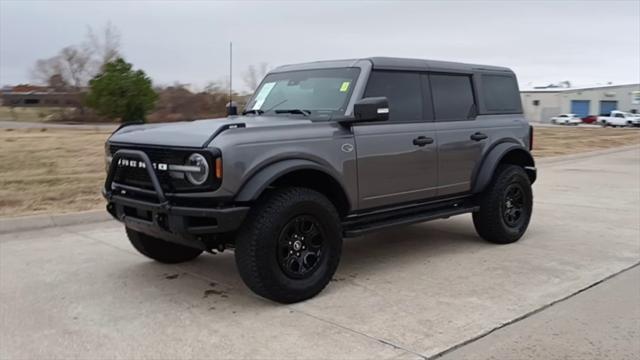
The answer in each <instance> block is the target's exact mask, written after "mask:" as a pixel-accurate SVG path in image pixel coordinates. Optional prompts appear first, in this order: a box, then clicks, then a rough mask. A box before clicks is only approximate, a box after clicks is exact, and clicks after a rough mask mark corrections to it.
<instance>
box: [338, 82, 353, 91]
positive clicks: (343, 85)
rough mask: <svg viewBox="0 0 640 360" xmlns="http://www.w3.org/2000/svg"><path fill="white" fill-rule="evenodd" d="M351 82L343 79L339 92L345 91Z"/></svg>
mask: <svg viewBox="0 0 640 360" xmlns="http://www.w3.org/2000/svg"><path fill="white" fill-rule="evenodd" d="M350 84H351V81H345V82H343V83H342V86H340V92H347V91H349V85H350Z"/></svg>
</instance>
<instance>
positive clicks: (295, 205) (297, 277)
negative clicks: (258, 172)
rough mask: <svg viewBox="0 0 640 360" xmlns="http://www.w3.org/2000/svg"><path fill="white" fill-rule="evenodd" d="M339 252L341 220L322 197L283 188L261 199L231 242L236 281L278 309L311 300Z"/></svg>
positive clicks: (330, 272)
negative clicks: (233, 244) (233, 248)
mask: <svg viewBox="0 0 640 360" xmlns="http://www.w3.org/2000/svg"><path fill="white" fill-rule="evenodd" d="M341 248H342V230H341V225H340V217H339V216H338V213H337V211H336V209H335V207H334V206H333V204H332V203H331V202H330V201H329V200H328V199H327V198H326V197H325V196H324V195H322V194H320V193H318V192H316V191H314V190H310V189H305V188H283V189H276V190H274V191H273V192H271V193H269V194H267V195H266V196H264V198H261V199H260V200H259V202H258V204H256V205H255V206H254V207H253V208H252V210H251V212H250V213H249V215H248V217H247V219H246V220H245V223H244V224H243V226H242V229H241V230H240V232H239V233H238V237H237V238H236V249H235V256H236V264H237V266H238V271H239V272H240V276H241V277H242V279H243V280H244V282H245V283H246V284H247V286H248V287H249V288H250V289H251V290H253V291H254V292H255V293H256V294H258V295H260V296H263V297H265V298H267V299H270V300H274V301H277V302H281V303H293V302H298V301H302V300H305V299H308V298H310V297H313V296H314V295H316V294H317V293H319V292H320V291H322V289H323V288H324V287H325V286H326V285H327V284H328V283H329V281H330V280H331V277H332V276H333V274H334V273H335V271H336V268H337V267H338V262H339V260H340V253H341Z"/></svg>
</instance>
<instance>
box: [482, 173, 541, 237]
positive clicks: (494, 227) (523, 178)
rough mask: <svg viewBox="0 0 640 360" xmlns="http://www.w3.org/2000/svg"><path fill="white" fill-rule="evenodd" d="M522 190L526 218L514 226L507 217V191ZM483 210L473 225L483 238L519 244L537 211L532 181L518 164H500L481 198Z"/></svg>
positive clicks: (524, 216)
mask: <svg viewBox="0 0 640 360" xmlns="http://www.w3.org/2000/svg"><path fill="white" fill-rule="evenodd" d="M514 187H517V188H520V189H521V192H522V196H523V206H522V208H523V210H522V214H521V215H522V216H523V217H522V219H521V221H518V222H517V224H514V225H513V226H510V225H509V224H507V221H506V220H505V216H504V211H505V210H504V204H505V196H506V194H505V192H506V191H508V189H512V188H514ZM479 205H480V210H479V211H477V212H474V213H473V225H474V226H475V228H476V232H477V233H478V235H480V237H482V238H483V239H485V240H487V241H489V242H492V243H496V244H509V243H512V242H515V241H518V240H519V239H520V238H521V237H522V235H523V234H524V232H525V231H526V230H527V226H528V225H529V221H530V220H531V211H532V208H533V193H532V191H531V182H530V181H529V177H528V176H527V174H526V172H525V171H524V169H523V168H522V167H520V166H517V165H499V166H498V168H497V169H496V171H495V174H494V176H493V179H492V180H491V183H490V184H489V186H487V188H486V189H485V190H484V192H483V193H482V194H481V195H480V197H479Z"/></svg>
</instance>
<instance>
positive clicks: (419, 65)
mask: <svg viewBox="0 0 640 360" xmlns="http://www.w3.org/2000/svg"><path fill="white" fill-rule="evenodd" d="M361 61H369V62H371V64H372V65H373V68H374V69H388V70H418V71H428V70H433V71H469V72H471V71H479V70H488V71H500V72H509V73H511V72H512V71H511V69H509V68H506V67H502V66H491V65H478V64H466V63H459V62H451V61H438V60H424V59H408V58H393V57H369V58H361V59H345V60H325V61H314V62H308V63H300V64H292V65H283V66H280V67H277V68H276V69H274V70H273V71H272V72H283V71H295V70H310V69H327V68H336V67H353V66H357V63H358V62H361Z"/></svg>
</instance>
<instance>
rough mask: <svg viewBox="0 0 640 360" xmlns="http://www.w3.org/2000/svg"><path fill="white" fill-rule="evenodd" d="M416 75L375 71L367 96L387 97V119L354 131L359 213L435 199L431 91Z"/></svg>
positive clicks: (435, 154) (435, 151)
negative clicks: (363, 210)
mask: <svg viewBox="0 0 640 360" xmlns="http://www.w3.org/2000/svg"><path fill="white" fill-rule="evenodd" d="M421 76H422V75H421V74H420V73H418V72H405V71H380V70H374V71H373V72H372V73H371V75H370V77H369V81H368V83H367V88H366V90H365V94H364V96H365V97H376V96H386V97H387V98H388V99H389V120H388V121H387V122H372V123H365V124H356V125H354V126H353V132H354V135H355V142H356V149H357V156H358V188H359V202H360V208H363V209H364V208H371V207H379V206H385V205H391V204H398V203H402V202H409V201H414V200H420V199H425V198H429V197H432V196H435V194H436V191H437V185H438V183H437V182H438V177H437V166H438V163H437V142H436V132H435V127H434V123H433V121H432V120H433V116H432V110H431V108H430V102H428V103H425V102H424V101H423V99H424V98H425V96H424V95H425V94H426V95H427V96H426V98H428V99H430V96H429V94H428V90H429V89H428V88H427V89H423V83H422V77H421Z"/></svg>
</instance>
